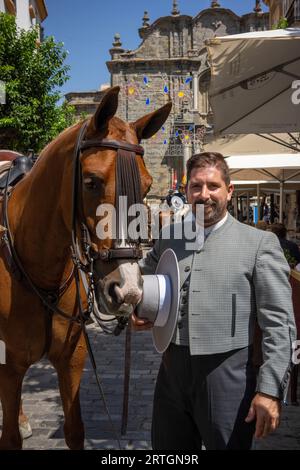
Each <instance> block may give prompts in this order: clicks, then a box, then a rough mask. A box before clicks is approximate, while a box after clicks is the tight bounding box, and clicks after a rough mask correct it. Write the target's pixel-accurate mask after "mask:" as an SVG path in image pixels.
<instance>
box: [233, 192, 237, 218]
mask: <svg viewBox="0 0 300 470" xmlns="http://www.w3.org/2000/svg"><path fill="white" fill-rule="evenodd" d="M233 204H234V205H233V207H234V217H235V218H236V219H237V218H238V196H237V195H235V196H234V198H233Z"/></svg>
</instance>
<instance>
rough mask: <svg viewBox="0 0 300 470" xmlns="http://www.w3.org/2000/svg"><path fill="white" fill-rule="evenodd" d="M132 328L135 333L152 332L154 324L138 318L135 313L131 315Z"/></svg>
mask: <svg viewBox="0 0 300 470" xmlns="http://www.w3.org/2000/svg"><path fill="white" fill-rule="evenodd" d="M131 327H132V329H133V330H135V331H143V330H150V328H152V327H153V323H151V322H150V321H148V320H145V319H143V318H138V317H137V316H136V315H135V314H134V313H133V314H132V315H131Z"/></svg>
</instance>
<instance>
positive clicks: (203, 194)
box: [200, 186, 210, 201]
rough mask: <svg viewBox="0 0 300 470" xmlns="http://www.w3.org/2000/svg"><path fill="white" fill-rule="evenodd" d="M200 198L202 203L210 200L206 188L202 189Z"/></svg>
mask: <svg viewBox="0 0 300 470" xmlns="http://www.w3.org/2000/svg"><path fill="white" fill-rule="evenodd" d="M200 197H201V199H202V201H208V199H209V198H210V193H209V190H208V188H207V186H203V187H202V189H201V193H200Z"/></svg>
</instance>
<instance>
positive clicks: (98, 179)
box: [0, 87, 171, 449]
mask: <svg viewBox="0 0 300 470" xmlns="http://www.w3.org/2000/svg"><path fill="white" fill-rule="evenodd" d="M118 93H119V87H114V88H110V89H109V90H108V91H107V92H106V94H105V95H104V97H103V99H102V101H101V103H100V105H99V106H98V109H97V110H96V112H95V114H94V115H93V116H92V118H90V119H89V120H87V121H86V123H85V124H84V131H83V126H82V123H78V124H75V125H74V126H72V127H70V128H69V129H67V130H66V131H64V132H63V133H62V134H60V135H59V136H58V137H57V138H56V139H55V140H54V141H53V142H51V143H50V144H49V145H48V146H47V147H46V148H45V149H44V150H43V151H42V153H41V155H40V157H39V159H38V161H37V163H36V164H35V166H34V167H33V169H32V170H31V172H30V173H29V174H28V175H26V176H25V177H24V179H22V180H21V181H20V182H19V183H18V184H17V185H16V186H15V188H14V190H13V191H12V193H11V196H10V199H9V201H8V211H7V219H9V225H10V229H11V234H12V238H13V246H14V249H15V252H16V253H17V255H18V258H19V260H20V262H21V264H22V266H23V268H24V270H25V271H26V273H27V275H28V276H29V279H30V282H31V283H32V284H33V285H34V286H36V288H37V289H39V292H41V291H43V292H49V291H54V290H59V288H61V287H62V286H63V289H60V296H59V298H58V304H57V307H58V308H59V309H60V310H61V311H63V312H65V314H66V315H67V317H68V318H66V317H64V316H62V315H60V314H59V313H57V312H56V313H53V315H52V317H51V322H50V326H49V315H47V314H46V309H45V306H44V305H43V303H42V301H41V299H40V298H39V296H38V295H37V294H36V293H35V292H33V290H32V288H30V285H29V284H28V282H27V281H28V279H25V280H24V278H23V279H21V280H19V279H17V278H16V276H14V275H13V274H12V272H11V271H12V270H11V269H10V267H9V265H8V262H7V256H5V254H4V249H3V244H4V243H3V230H4V229H5V227H3V225H5V224H4V222H3V220H4V218H3V213H4V209H3V207H2V208H1V212H0V216H1V219H0V223H1V225H2V227H1V226H0V229H1V230H2V236H1V234H0V236H1V237H0V242H1V245H0V340H1V341H3V342H4V344H5V346H6V363H5V364H4V365H3V364H2V365H0V398H1V403H2V410H3V427H2V435H1V439H0V449H20V448H21V447H22V439H21V436H20V433H19V426H18V417H19V409H20V400H21V389H22V381H23V378H24V375H25V373H26V371H27V370H28V368H29V367H30V366H31V365H32V364H33V363H35V362H36V361H38V360H40V359H41V357H43V355H45V353H46V356H47V357H48V359H49V360H50V362H51V363H52V364H53V366H54V367H55V369H56V371H57V374H58V381H59V388H60V395H61V399H62V404H63V411H64V434H65V440H66V443H67V445H68V447H69V448H70V449H82V448H83V446H84V427H83V423H82V419H81V411H80V402H79V387H80V380H81V375H82V370H83V367H84V362H85V358H86V344H85V340H84V335H83V331H82V325H81V324H80V323H79V322H76V321H69V318H70V319H71V320H72V319H74V318H75V317H76V315H77V313H78V310H79V308H78V305H79V304H80V302H79V299H78V297H76V282H75V281H76V276H74V275H72V273H73V272H74V269H73V263H72V258H71V255H70V253H71V250H70V246H71V245H72V226H74V220H73V221H72V207H73V201H74V198H73V194H72V192H73V193H74V181H75V182H76V183H75V191H76V192H77V195H78V199H80V209H81V211H80V215H79V214H76V215H77V223H76V224H75V225H76V227H78V226H80V224H79V222H80V223H81V222H83V223H84V225H85V226H86V227H87V229H88V235H89V239H90V244H91V245H90V246H91V247H92V249H93V251H94V252H98V254H99V253H103V252H105V251H106V252H109V251H110V250H112V251H118V247H115V244H114V242H113V240H111V239H105V240H100V239H99V238H98V237H97V233H96V226H97V223H98V221H99V217H97V216H96V212H97V207H99V205H100V204H113V205H115V193H116V188H117V185H116V181H115V180H116V176H115V169H116V165H117V159H118V158H119V157H118V151H117V147H118V146H121V148H122V149H124V150H125V155H126V154H128V152H126V150H128V149H133V152H134V153H133V154H131V156H132V155H133V164H134V165H135V168H136V169H137V173H138V174H139V181H140V186H141V188H140V194H141V196H142V197H144V195H145V194H146V193H147V191H148V190H149V188H150V185H151V182H152V178H151V177H150V175H149V173H148V171H147V170H146V168H145V165H144V161H143V158H142V156H141V152H140V151H139V149H142V147H140V146H139V145H138V144H139V142H140V141H141V139H147V138H149V137H151V136H152V135H153V134H155V133H156V132H157V131H158V130H159V128H160V127H161V126H162V125H163V123H164V122H165V120H166V119H167V117H168V115H169V112H170V109H171V104H170V103H168V104H166V105H165V106H163V107H162V108H160V109H159V110H157V111H154V112H152V113H150V114H148V115H146V116H144V117H142V118H140V119H138V120H137V121H136V122H134V123H130V124H129V123H125V122H123V121H122V120H121V119H119V118H117V117H115V113H116V111H117V107H118ZM83 133H84V135H82V138H83V139H84V141H85V142H87V143H88V145H86V146H85V147H84V146H82V147H81V151H79V150H78V149H77V150H78V158H79V161H80V165H79V178H77V179H75V180H74V164H75V162H74V158H75V157H74V155H75V156H76V145H78V138H79V137H78V136H79V134H80V135H81V134H83ZM103 142H105V144H104V145H103ZM100 143H101V145H100ZM79 149H80V148H79ZM134 149H136V150H134ZM2 206H3V204H2ZM77 211H78V212H79V208H78V207H77ZM72 223H73V225H72ZM78 230H79V229H78ZM4 232H5V230H4ZM115 248H116V249H115ZM129 252H130V250H127V253H129ZM123 254H124V252H123ZM121 258H123V259H121ZM94 268H95V270H94V272H93V275H94V278H95V285H96V289H95V292H96V295H95V297H96V301H97V304H98V306H99V308H100V309H101V312H102V313H104V314H110V315H111V314H114V315H116V316H117V317H118V316H119V317H120V316H122V317H124V315H127V316H128V317H129V316H130V314H131V313H132V311H133V309H134V307H135V305H136V304H137V303H138V302H139V301H140V299H141V295H142V280H141V276H140V271H139V268H138V264H137V259H134V256H129V255H128V257H127V256H123V257H117V259H114V258H113V259H111V260H110V261H109V262H107V261H105V260H103V259H102V257H101V256H100V257H98V258H97V260H96V261H95V263H94ZM74 277H75V279H74ZM77 280H78V278H77ZM25 281H26V282H25ZM77 287H79V290H80V296H81V298H82V303H83V308H86V305H87V301H86V294H85V290H84V286H83V285H82V282H81V281H80V283H79V284H78V283H77ZM124 312H125V313H124ZM49 329H50V331H49ZM49 332H50V335H49Z"/></svg>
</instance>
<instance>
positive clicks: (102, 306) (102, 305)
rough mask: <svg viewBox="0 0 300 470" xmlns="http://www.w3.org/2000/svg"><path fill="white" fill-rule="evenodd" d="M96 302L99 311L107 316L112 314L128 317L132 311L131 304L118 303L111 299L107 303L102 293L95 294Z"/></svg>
mask: <svg viewBox="0 0 300 470" xmlns="http://www.w3.org/2000/svg"><path fill="white" fill-rule="evenodd" d="M97 304H98V308H99V310H100V312H101V313H103V315H108V316H112V315H113V316H115V317H127V318H129V317H130V315H131V314H132V313H133V311H134V307H133V306H132V305H131V304H126V303H123V304H118V303H117V302H114V301H113V300H112V301H111V302H109V303H108V302H107V301H106V299H105V298H104V295H103V294H102V295H101V294H100V293H99V294H98V295H97Z"/></svg>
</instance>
